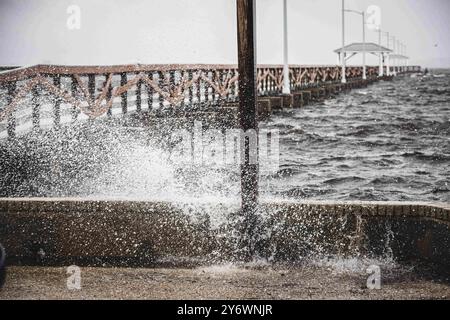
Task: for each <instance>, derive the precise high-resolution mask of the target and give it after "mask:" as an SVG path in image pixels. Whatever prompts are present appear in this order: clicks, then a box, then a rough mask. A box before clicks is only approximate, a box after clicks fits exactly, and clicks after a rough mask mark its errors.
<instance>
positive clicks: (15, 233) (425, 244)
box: [0, 198, 450, 268]
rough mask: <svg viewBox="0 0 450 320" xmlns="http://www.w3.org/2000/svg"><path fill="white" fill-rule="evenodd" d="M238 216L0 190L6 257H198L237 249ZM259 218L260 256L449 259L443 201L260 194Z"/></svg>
mask: <svg viewBox="0 0 450 320" xmlns="http://www.w3.org/2000/svg"><path fill="white" fill-rule="evenodd" d="M215 206H217V209H219V207H220V206H221V205H220V204H217V205H215ZM212 210H214V207H213V208H212ZM233 217H234V218H233ZM235 217H236V215H235V214H232V215H230V217H228V218H227V220H225V221H226V222H225V223H224V224H223V225H221V226H219V227H216V228H212V227H211V226H210V225H211V224H210V221H209V220H208V218H204V219H193V218H192V217H191V216H189V215H186V214H185V213H183V211H182V210H180V209H179V208H178V207H177V206H175V205H173V204H170V203H164V202H145V201H109V200H108V201H99V200H86V199H64V198H61V199H50V198H42V199H40V198H36V199H25V198H24V199H19V198H17V199H0V243H2V244H3V245H4V246H5V248H6V250H7V261H8V263H9V264H13V265H14V264H15V265H67V264H69V263H70V264H72V263H74V264H78V265H100V266H103V265H114V266H118V265H121V266H134V265H143V266H182V265H193V264H194V265H195V264H200V263H208V262H218V261H224V260H228V261H229V260H233V259H234V258H235V254H236V250H237V247H236V240H237V239H236V236H235V234H236V232H234V231H233V230H236V229H235V228H236V227H237V228H239V223H238V220H236V219H235ZM258 225H259V226H258V230H255V233H256V234H260V235H264V236H261V237H259V238H257V239H256V241H255V246H256V251H257V253H258V256H260V257H266V258H268V257H271V259H273V261H275V262H289V263H295V262H298V261H301V260H302V259H304V258H305V257H308V256H311V255H315V254H319V255H332V254H339V255H343V256H345V255H348V256H352V255H353V256H354V255H368V256H381V255H384V254H386V250H387V246H388V247H389V248H388V251H389V252H391V254H392V255H393V256H394V258H395V259H397V260H402V261H403V260H405V261H411V260H424V261H432V262H434V263H437V264H439V265H441V266H443V267H446V268H448V267H449V266H450V250H449V249H448V248H450V205H437V204H427V203H391V202H348V203H334V202H333V203H331V202H288V201H284V202H264V203H262V204H261V221H260V223H259V224H258Z"/></svg>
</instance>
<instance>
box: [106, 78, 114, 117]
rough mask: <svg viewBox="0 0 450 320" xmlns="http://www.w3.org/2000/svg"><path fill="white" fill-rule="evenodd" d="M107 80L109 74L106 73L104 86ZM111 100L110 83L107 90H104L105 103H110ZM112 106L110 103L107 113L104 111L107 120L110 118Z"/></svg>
mask: <svg viewBox="0 0 450 320" xmlns="http://www.w3.org/2000/svg"><path fill="white" fill-rule="evenodd" d="M108 78H109V74H108V73H106V74H105V85H106V82H107V81H108ZM111 78H112V76H111ZM111 98H112V84H111V83H110V84H109V86H108V88H107V89H106V101H107V103H109V102H110V100H111ZM112 106H113V103H112V102H111V107H110V108H108V111H106V116H107V117H108V118H110V117H111V116H112Z"/></svg>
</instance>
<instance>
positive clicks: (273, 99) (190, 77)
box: [0, 65, 420, 139]
mask: <svg viewBox="0 0 450 320" xmlns="http://www.w3.org/2000/svg"><path fill="white" fill-rule="evenodd" d="M391 71H392V72H394V71H395V72H396V73H397V74H398V75H399V74H402V73H408V72H419V71H420V67H417V66H409V67H395V69H394V67H392V68H391ZM378 72H379V67H378V66H376V67H375V66H372V67H368V68H367V80H363V79H362V75H363V69H362V67H357V66H355V67H348V68H347V83H341V70H340V67H339V66H299V65H292V66H290V70H289V74H290V79H289V83H290V87H291V92H292V94H289V95H283V94H282V88H283V67H282V66H281V65H261V66H259V67H258V68H257V92H258V95H259V102H258V114H259V117H260V118H263V117H265V116H267V115H268V114H270V113H271V111H272V110H274V109H279V108H286V107H294V108H296V107H301V106H303V105H305V104H308V103H310V102H311V101H314V100H317V99H322V98H326V97H328V96H330V95H334V94H337V93H340V92H345V91H347V90H350V89H352V88H356V87H362V86H367V85H368V84H370V83H372V82H374V81H377V80H379V79H385V80H386V79H390V77H385V76H384V77H379V76H378ZM238 88H239V74H238V69H237V66H234V65H121V66H52V65H37V66H32V67H25V68H16V69H13V70H6V71H3V72H0V139H1V138H7V137H9V138H14V137H16V136H17V135H20V134H24V133H28V132H30V131H39V130H42V129H48V128H56V129H58V128H59V127H60V126H62V125H64V124H71V123H74V122H75V121H78V120H88V119H90V120H93V119H97V118H113V117H114V118H116V119H117V118H119V116H124V115H134V117H136V115H137V116H138V117H139V116H140V115H145V117H144V119H148V116H150V117H170V116H183V115H185V114H186V113H192V112H195V111H200V112H201V111H208V112H211V111H213V112H216V111H217V112H219V114H220V112H221V111H224V112H227V111H230V110H235V111H236V112H237V102H238Z"/></svg>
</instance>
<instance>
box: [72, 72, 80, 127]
mask: <svg viewBox="0 0 450 320" xmlns="http://www.w3.org/2000/svg"><path fill="white" fill-rule="evenodd" d="M71 80H72V81H71V86H70V88H71V91H72V97H73V98H74V99H77V80H76V79H75V77H74V76H72V77H71ZM77 118H78V110H77V107H76V106H72V120H73V121H75V120H77Z"/></svg>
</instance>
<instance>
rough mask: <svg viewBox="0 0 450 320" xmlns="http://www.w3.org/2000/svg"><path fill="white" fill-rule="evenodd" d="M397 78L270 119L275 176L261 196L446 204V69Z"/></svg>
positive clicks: (449, 96) (449, 147) (449, 125)
mask: <svg viewBox="0 0 450 320" xmlns="http://www.w3.org/2000/svg"><path fill="white" fill-rule="evenodd" d="M433 73H434V75H433V74H432V75H430V76H427V77H421V76H418V77H415V76H413V77H410V76H407V77H399V78H396V79H395V80H394V81H392V82H379V83H376V84H374V85H372V86H370V87H368V88H364V89H359V90H354V91H352V92H351V93H349V94H343V95H339V96H337V97H335V98H333V99H329V100H326V101H325V102H323V103H319V104H314V105H309V106H306V107H305V108H302V109H296V110H291V111H283V112H281V113H279V114H276V115H273V116H272V117H271V119H270V120H269V121H268V122H267V123H266V124H265V125H264V126H265V127H268V128H276V129H279V130H280V136H281V141H280V151H281V154H280V156H281V159H280V163H281V166H280V170H279V171H278V173H277V174H276V175H274V176H272V177H271V178H269V179H267V180H264V181H263V185H262V190H263V191H265V192H266V193H269V194H274V195H276V196H282V197H289V198H299V199H305V198H306V199H323V200H330V199H339V200H402V201H403V200H405V201H406V200H414V201H422V200H423V201H444V202H449V201H450V70H440V71H437V70H435V71H434V72H433Z"/></svg>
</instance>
